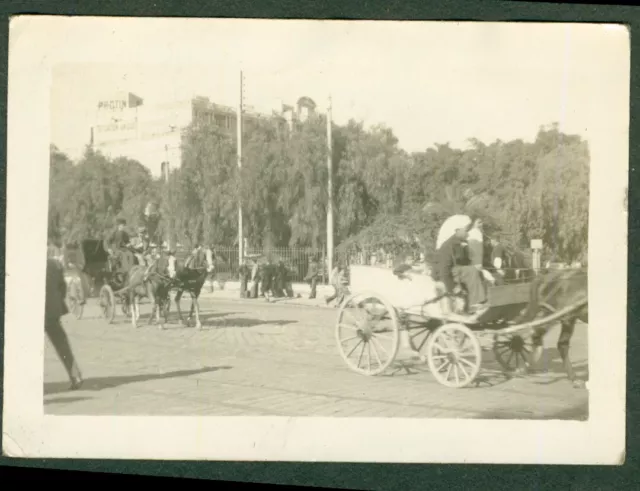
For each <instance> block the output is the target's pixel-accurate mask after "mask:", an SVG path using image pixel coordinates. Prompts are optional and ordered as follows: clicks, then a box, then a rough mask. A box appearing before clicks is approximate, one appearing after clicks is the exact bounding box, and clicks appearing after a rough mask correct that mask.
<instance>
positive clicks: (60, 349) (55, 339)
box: [44, 257, 82, 390]
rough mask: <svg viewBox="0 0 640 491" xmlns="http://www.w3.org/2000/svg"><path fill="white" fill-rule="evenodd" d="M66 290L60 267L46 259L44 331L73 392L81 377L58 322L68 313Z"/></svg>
mask: <svg viewBox="0 0 640 491" xmlns="http://www.w3.org/2000/svg"><path fill="white" fill-rule="evenodd" d="M66 290H67V284H66V282H65V280H64V273H63V271H62V265H61V264H60V262H59V261H58V260H56V259H54V258H52V257H48V258H47V283H46V291H45V319H44V330H45V333H46V335H47V336H48V338H49V340H50V341H51V344H52V345H53V347H54V348H55V350H56V352H57V353H58V356H59V357H60V359H61V361H62V363H63V365H64V368H65V370H66V371H67V375H68V376H69V380H70V381H71V387H70V388H71V390H75V389H78V388H79V387H80V385H82V375H81V374H80V369H79V368H78V364H77V363H76V360H75V357H74V356H73V352H72V351H71V346H70V344H69V339H68V338H67V334H66V333H65V331H64V329H63V327H62V323H61V320H60V318H61V317H62V316H63V315H66V314H68V313H69V309H68V308H67V304H66V303H65V296H66Z"/></svg>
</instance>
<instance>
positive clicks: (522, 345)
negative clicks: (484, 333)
mask: <svg viewBox="0 0 640 491" xmlns="http://www.w3.org/2000/svg"><path fill="white" fill-rule="evenodd" d="M533 333H534V330H533V329H526V330H523V331H521V332H518V333H515V334H496V335H495V336H494V338H493V354H494V356H495V358H496V361H497V362H498V363H499V364H500V366H501V367H502V369H503V370H505V371H507V372H518V371H521V370H527V369H529V367H530V365H531V356H532V355H533V349H534V346H533V339H532V336H533Z"/></svg>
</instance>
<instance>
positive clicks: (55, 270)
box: [44, 258, 69, 322]
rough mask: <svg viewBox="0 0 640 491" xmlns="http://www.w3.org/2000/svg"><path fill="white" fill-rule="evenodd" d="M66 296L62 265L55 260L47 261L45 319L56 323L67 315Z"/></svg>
mask: <svg viewBox="0 0 640 491" xmlns="http://www.w3.org/2000/svg"><path fill="white" fill-rule="evenodd" d="M66 295H67V283H66V282H65V280H64V272H63V271H62V265H61V264H60V263H59V262H58V261H56V260H55V259H50V258H48V259H47V284H46V290H45V307H44V313H45V319H46V321H50V322H51V321H57V320H58V319H59V318H60V317H62V316H63V315H65V314H68V313H69V309H68V308H67V304H66V302H65V297H66Z"/></svg>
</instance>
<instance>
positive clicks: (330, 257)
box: [327, 96, 333, 275]
mask: <svg viewBox="0 0 640 491" xmlns="http://www.w3.org/2000/svg"><path fill="white" fill-rule="evenodd" d="M331 126H332V121H331V96H329V106H328V108H327V169H328V178H327V194H328V199H327V268H328V269H329V271H328V273H329V275H331V271H332V270H333V145H332V139H331Z"/></svg>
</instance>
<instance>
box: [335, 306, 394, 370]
mask: <svg viewBox="0 0 640 491" xmlns="http://www.w3.org/2000/svg"><path fill="white" fill-rule="evenodd" d="M335 336H336V343H337V345H338V350H339V351H340V356H342V359H343V360H344V361H345V362H346V364H347V366H348V367H349V368H350V369H351V370H353V371H354V372H357V373H361V374H363V375H378V374H380V373H382V372H383V371H385V370H386V369H387V368H388V367H389V366H390V365H391V363H393V360H394V359H395V356H396V354H397V352H398V345H399V340H400V336H399V321H398V317H397V315H396V311H395V309H394V308H393V307H392V306H391V305H390V304H389V303H388V302H386V301H385V300H383V299H382V298H380V297H379V296H377V295H375V294H355V295H352V296H350V297H349V298H347V300H346V301H345V302H344V303H343V305H342V307H341V308H340V311H339V312H338V322H337V325H336V331H335Z"/></svg>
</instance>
